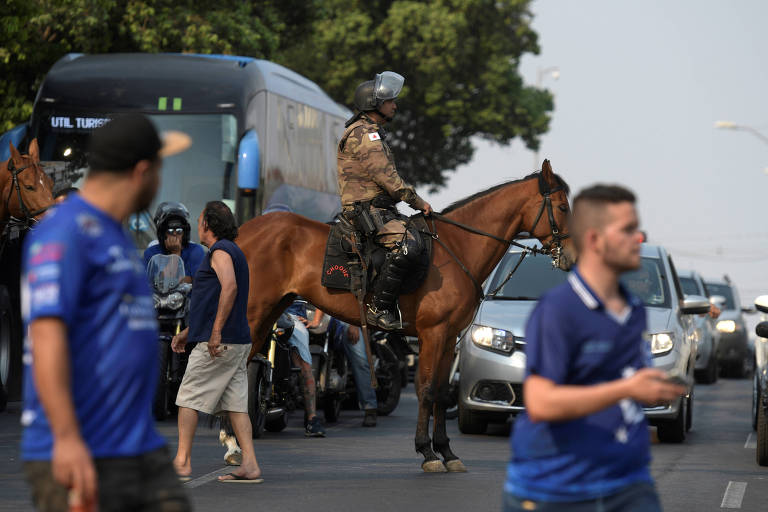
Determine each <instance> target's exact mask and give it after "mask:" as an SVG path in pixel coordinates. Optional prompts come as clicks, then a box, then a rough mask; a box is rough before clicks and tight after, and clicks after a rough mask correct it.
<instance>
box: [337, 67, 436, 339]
mask: <svg viewBox="0 0 768 512" xmlns="http://www.w3.org/2000/svg"><path fill="white" fill-rule="evenodd" d="M404 81H405V79H404V78H403V77H402V76H400V75H399V74H397V73H393V72H391V71H384V72H383V73H379V74H377V75H376V78H375V79H374V80H368V81H367V82H363V83H361V84H360V85H359V86H358V87H357V89H356V90H355V100H354V101H355V108H356V109H357V113H356V114H355V116H354V117H352V118H351V119H350V120H349V121H347V123H346V130H345V131H344V135H343V136H342V137H341V141H340V142H339V147H338V153H337V162H338V179H339V193H340V194H341V205H342V210H343V212H344V215H345V217H347V218H348V219H349V220H350V221H351V222H352V223H353V224H354V225H355V226H356V227H357V228H358V229H359V230H361V231H363V232H364V233H365V234H366V235H368V236H373V237H374V241H375V242H376V243H377V244H379V245H380V246H382V247H384V248H385V249H386V250H387V256H386V260H385V262H384V264H383V266H382V268H381V272H380V273H379V275H378V277H377V278H376V281H375V282H374V284H373V300H372V301H371V304H369V306H368V311H367V319H368V322H369V323H370V324H372V325H376V326H377V327H379V328H380V329H384V330H394V329H399V328H402V327H403V326H402V325H401V322H400V316H399V314H398V313H397V305H396V303H397V298H398V296H399V295H400V289H401V286H402V282H403V279H405V277H406V276H407V275H408V273H409V272H410V271H411V270H412V269H413V267H414V266H415V265H417V264H418V263H419V257H420V255H421V252H422V251H423V247H424V244H423V242H422V240H421V237H420V235H419V233H418V231H416V230H408V231H406V218H405V217H404V216H402V215H400V214H399V213H398V211H397V208H396V204H397V203H398V202H400V201H405V202H406V203H408V204H409V205H410V206H411V207H412V208H414V209H416V210H421V211H422V212H424V214H425V215H429V214H430V213H431V212H432V207H431V206H430V205H429V203H427V202H426V201H425V200H424V199H422V198H421V197H419V195H418V194H417V193H416V191H415V190H414V188H413V187H412V186H410V185H408V184H406V183H405V182H404V181H403V179H402V178H401V177H400V175H399V174H398V172H397V169H396V168H395V162H394V158H393V156H392V151H391V149H390V148H389V145H388V144H387V142H386V138H387V133H386V132H385V131H384V129H383V128H382V125H384V124H385V123H387V122H389V121H392V118H393V117H394V115H395V111H396V110H397V105H396V104H395V98H397V96H398V94H400V91H401V90H402V88H403V82H404Z"/></svg>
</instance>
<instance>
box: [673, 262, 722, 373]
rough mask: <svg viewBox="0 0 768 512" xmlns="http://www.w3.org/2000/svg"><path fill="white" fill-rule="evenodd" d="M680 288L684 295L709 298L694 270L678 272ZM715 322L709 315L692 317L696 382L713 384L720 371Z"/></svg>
mask: <svg viewBox="0 0 768 512" xmlns="http://www.w3.org/2000/svg"><path fill="white" fill-rule="evenodd" d="M678 277H679V278H680V287H681V288H682V289H683V293H684V294H685V295H699V296H702V297H709V293H707V287H706V285H705V284H704V280H703V279H702V278H701V276H700V275H699V273H698V272H696V271H695V270H681V271H680V272H678ZM716 322H717V320H715V319H714V318H712V317H711V316H709V315H698V316H695V317H693V325H694V330H693V337H694V339H695V340H696V368H695V371H694V375H695V377H696V382H700V383H702V384H714V383H715V382H717V374H718V373H719V371H720V368H719V366H718V361H717V347H718V345H719V343H720V333H719V331H718V330H717V329H716V328H715V324H716Z"/></svg>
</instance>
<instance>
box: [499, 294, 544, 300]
mask: <svg viewBox="0 0 768 512" xmlns="http://www.w3.org/2000/svg"><path fill="white" fill-rule="evenodd" d="M488 298H489V299H495V300H539V298H538V297H527V296H525V295H514V296H511V295H496V296H495V297H488Z"/></svg>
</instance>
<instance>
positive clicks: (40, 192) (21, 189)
mask: <svg viewBox="0 0 768 512" xmlns="http://www.w3.org/2000/svg"><path fill="white" fill-rule="evenodd" d="M10 148H11V158H9V159H8V160H6V161H5V162H3V163H1V164H0V233H2V232H3V230H4V229H5V225H6V224H7V223H8V221H9V220H10V219H11V218H13V219H15V220H16V221H17V222H20V223H22V224H23V225H24V226H26V227H29V226H31V225H32V224H33V223H34V222H36V221H38V220H40V217H42V215H43V213H45V211H46V210H47V209H48V208H49V207H50V206H51V205H52V204H53V180H52V179H51V177H50V176H48V175H47V174H45V172H43V170H42V168H41V167H40V152H39V149H38V146H37V139H33V140H32V142H30V143H29V154H28V155H22V154H21V153H20V152H19V151H18V150H17V149H16V148H15V147H14V146H13V144H10Z"/></svg>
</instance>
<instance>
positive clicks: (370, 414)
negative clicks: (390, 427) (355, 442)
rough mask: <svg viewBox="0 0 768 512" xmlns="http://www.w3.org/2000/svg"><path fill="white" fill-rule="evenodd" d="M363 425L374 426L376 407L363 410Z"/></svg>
mask: <svg viewBox="0 0 768 512" xmlns="http://www.w3.org/2000/svg"><path fill="white" fill-rule="evenodd" d="M363 426H364V427H375V426H376V409H366V410H365V418H363Z"/></svg>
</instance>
